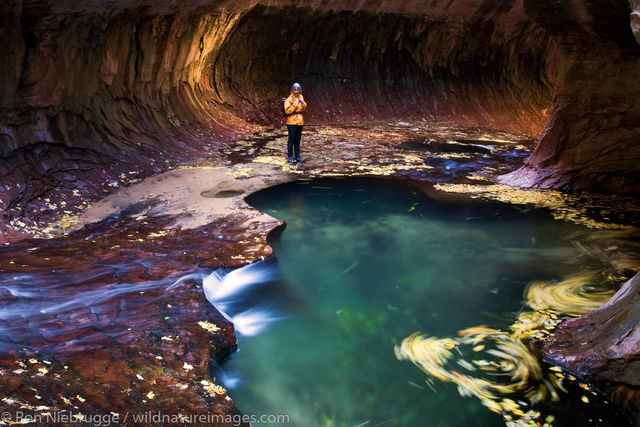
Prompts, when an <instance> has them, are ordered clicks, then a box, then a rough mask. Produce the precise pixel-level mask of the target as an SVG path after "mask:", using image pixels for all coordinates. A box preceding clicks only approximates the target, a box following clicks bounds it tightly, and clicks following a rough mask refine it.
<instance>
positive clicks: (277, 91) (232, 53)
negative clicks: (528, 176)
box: [0, 0, 558, 233]
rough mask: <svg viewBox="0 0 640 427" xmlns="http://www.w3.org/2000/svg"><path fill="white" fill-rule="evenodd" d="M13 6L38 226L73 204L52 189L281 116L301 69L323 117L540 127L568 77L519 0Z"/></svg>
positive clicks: (32, 215)
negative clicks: (58, 203) (62, 205)
mask: <svg viewBox="0 0 640 427" xmlns="http://www.w3.org/2000/svg"><path fill="white" fill-rule="evenodd" d="M1 19H2V26H1V29H0V31H1V35H0V37H1V38H2V40H3V43H2V44H0V49H1V50H2V57H3V58H4V60H3V61H2V63H1V64H0V76H2V85H1V87H0V102H1V104H0V141H1V144H0V183H1V185H2V187H1V188H0V203H1V204H2V209H3V221H4V222H10V221H15V220H17V219H20V220H21V221H24V222H25V223H27V224H34V225H37V224H38V222H43V221H47V220H48V219H50V218H51V217H52V216H54V215H56V214H58V213H57V212H54V211H53V210H52V209H51V204H52V203H51V202H50V200H52V199H51V197H52V194H53V197H54V198H55V197H56V196H57V197H60V195H61V194H63V195H64V196H65V200H67V202H66V203H67V204H68V205H70V206H71V205H73V204H74V203H76V202H77V201H79V200H80V199H81V198H85V199H86V198H94V197H96V196H100V195H102V194H103V193H104V192H108V191H110V190H111V189H112V188H113V187H115V186H116V185H118V183H121V182H122V181H123V178H122V177H123V174H126V173H127V171H131V170H132V169H133V170H135V171H136V172H137V175H136V177H140V176H144V175H146V174H150V173H153V172H158V171H160V170H163V169H165V168H166V167H167V166H168V165H171V164H175V163H176V162H180V161H183V160H186V159H189V158H193V157H196V156H197V155H199V154H202V153H205V152H212V153H215V151H216V149H217V148H219V147H221V146H222V145H224V144H225V143H226V142H228V141H229V140H230V139H232V138H234V137H236V136H239V135H242V134H243V133H246V132H250V131H251V130H253V129H255V127H256V124H262V125H264V124H266V125H276V126H280V125H282V118H281V116H280V114H279V102H278V101H279V99H280V98H281V97H282V96H284V95H286V94H287V92H288V88H289V85H290V83H291V82H292V81H293V80H298V81H300V82H301V83H302V84H303V87H304V88H305V93H306V94H307V98H308V99H309V100H310V101H311V102H312V104H313V106H314V108H313V109H312V111H310V113H309V118H308V120H309V122H315V123H320V122H322V123H340V122H351V121H353V120H357V121H360V120H367V119H379V120H392V119H404V118H406V117H408V116H409V117H414V118H423V117H426V118H434V119H446V120H452V121H454V122H456V121H457V122H462V123H475V124H479V125H483V126H491V127H497V128H502V129H507V130H512V131H516V132H520V133H525V134H528V135H534V136H537V135H539V134H540V132H541V131H542V129H543V128H544V124H545V122H546V119H547V116H548V113H549V111H550V110H549V109H550V107H551V105H552V99H553V94H554V91H555V86H556V83H555V82H556V80H557V78H556V70H555V69H556V67H555V65H554V61H555V60H556V57H555V56H554V55H555V53H554V52H557V51H558V49H557V47H556V46H555V42H554V41H553V40H552V38H551V37H549V36H548V35H547V32H546V31H545V30H544V29H543V28H542V27H541V26H540V25H538V24H536V23H535V22H532V20H530V19H529V17H528V16H527V15H526V13H525V11H524V9H523V8H522V6H521V4H520V2H518V1H512V0H511V1H507V0H501V1H457V2H450V1H435V2H431V3H430V4H429V5H426V4H424V2H400V1H366V2H353V1H352V2H340V1H328V2H314V1H298V2H294V1H262V2H258V1H240V2H231V1H217V2H212V1H204V0H198V1H194V2H189V3H188V5H185V4H182V3H181V2H177V1H157V2H151V1H148V0H147V1H127V0H122V1H115V2H110V3H109V4H108V5H105V4H104V2H98V1H89V2H82V3H76V2H71V1H56V2H53V1H46V0H45V1H17V0H11V1H10V2H9V4H8V5H7V6H6V7H5V9H4V10H3V14H2V17H1ZM127 177H128V178H130V177H129V176H127ZM47 200H49V201H47ZM5 233H8V232H7V231H6V230H5Z"/></svg>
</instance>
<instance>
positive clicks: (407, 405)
mask: <svg viewBox="0 0 640 427" xmlns="http://www.w3.org/2000/svg"><path fill="white" fill-rule="evenodd" d="M248 202H249V203H250V204H252V205H253V206H255V207H257V208H258V209H260V210H262V211H264V212H266V213H268V214H270V215H272V216H274V217H276V218H279V219H282V220H284V221H286V223H287V226H286V229H285V230H284V232H283V233H282V235H281V236H278V237H274V238H273V239H272V240H274V241H272V242H271V244H272V245H273V246H274V249H275V254H276V257H277V265H274V264H275V262H274V261H271V262H270V264H269V263H267V264H266V265H263V266H262V267H260V266H257V268H264V269H269V268H279V274H280V278H279V279H277V280H276V279H273V280H271V281H268V283H266V284H264V283H263V284H262V285H260V286H258V287H257V288H255V289H254V291H253V293H252V292H250V291H247V292H245V295H243V297H242V298H241V300H242V304H243V307H242V310H244V312H245V313H253V314H254V315H256V316H257V317H258V318H262V319H263V320H265V319H270V320H276V321H273V322H272V323H270V324H269V325H268V327H266V328H264V329H262V330H260V329H259V328H258V329H249V330H247V335H240V336H239V338H238V341H239V348H240V350H239V351H238V353H236V354H234V355H233V356H232V357H231V358H230V360H229V361H227V362H226V363H225V365H224V366H223V370H222V372H221V374H220V375H221V379H222V380H223V381H224V383H225V385H226V387H227V388H228V389H229V394H230V395H231V397H232V398H233V399H234V401H235V403H236V404H237V406H238V407H239V408H240V410H241V411H243V413H245V414H287V415H288V416H289V417H290V424H286V425H295V426H368V427H373V426H391V425H399V426H493V425H496V426H499V425H504V421H503V419H502V417H500V416H499V415H497V414H494V413H492V412H490V411H489V410H487V409H486V408H485V407H483V406H482V405H481V404H480V402H479V400H477V399H475V398H470V397H466V398H464V397H461V396H460V395H459V393H458V391H457V389H456V387H455V386H454V385H452V384H446V383H440V382H436V383H435V391H433V390H432V389H431V388H430V387H427V384H426V382H425V380H426V378H427V376H426V374H425V373H424V372H422V371H421V370H420V369H418V368H417V367H416V366H414V365H413V364H412V363H410V362H408V361H399V360H398V359H397V358H396V357H395V355H394V346H396V345H399V344H400V342H401V341H402V340H403V339H404V338H406V337H407V336H409V335H410V334H412V333H414V332H416V331H422V332H424V333H426V334H429V335H432V336H436V337H447V336H452V337H453V336H456V333H457V331H458V330H460V329H464V328H468V327H471V326H476V325H488V326H490V327H492V328H504V329H506V328H507V327H508V326H509V325H510V324H511V323H513V321H514V319H516V317H517V313H518V312H519V311H521V310H522V309H523V303H522V299H523V290H524V288H525V286H526V285H527V283H528V282H529V281H531V280H552V279H561V278H562V276H563V275H565V274H568V273H570V272H573V271H575V270H576V269H577V268H578V266H577V265H576V262H577V261H576V259H577V256H578V254H577V250H576V249H575V248H574V246H573V245H572V243H571V240H570V239H567V238H566V237H567V236H568V235H570V234H572V233H575V232H576V231H581V230H583V228H582V227H580V226H577V225H571V224H568V223H565V222H560V221H556V220H553V219H552V218H551V216H550V215H549V214H547V213H545V212H542V211H538V210H525V209H523V208H520V209H516V208H514V207H511V206H508V205H504V204H498V203H487V202H478V201H471V202H467V203H465V204H460V203H454V202H444V201H438V200H436V199H434V198H431V197H428V196H427V195H425V194H423V193H422V192H419V191H417V190H415V189H413V188H412V187H408V186H405V185H402V184H398V183H392V182H390V181H385V180H373V179H368V180H367V179H344V180H337V179H334V180H328V179H325V180H314V181H299V182H295V183H291V184H285V185H281V186H277V187H274V188H271V189H268V190H264V191H261V192H259V193H257V194H254V195H252V196H251V197H249V199H248ZM264 324H265V323H261V325H262V326H264ZM241 332H242V331H241ZM563 399H564V397H563ZM575 400H576V399H574V401H575ZM577 400H578V403H575V402H574V403H571V404H570V405H569V408H568V409H567V408H563V409H562V411H563V412H564V413H563V414H558V413H556V414H554V415H555V417H556V423H554V425H564V424H565V423H564V422H563V418H564V420H565V422H567V423H566V425H587V424H589V422H588V419H589V418H591V417H592V414H591V415H590V414H588V413H586V412H588V411H591V410H592V409H588V405H584V407H581V406H580V402H579V399H577ZM557 407H558V406H556V409H557ZM566 411H569V412H570V413H567V412H566ZM599 416H600V417H602V418H605V416H604V415H602V414H600V415H599ZM543 419H544V418H543ZM567 420H569V421H567ZM283 425H285V424H283Z"/></svg>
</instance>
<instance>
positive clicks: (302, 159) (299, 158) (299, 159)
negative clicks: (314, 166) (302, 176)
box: [296, 157, 307, 163]
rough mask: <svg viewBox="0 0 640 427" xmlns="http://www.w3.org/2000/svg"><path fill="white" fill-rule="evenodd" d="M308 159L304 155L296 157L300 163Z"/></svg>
mask: <svg viewBox="0 0 640 427" xmlns="http://www.w3.org/2000/svg"><path fill="white" fill-rule="evenodd" d="M306 161H307V160H306V159H305V158H304V157H296V162H298V163H304V162H306Z"/></svg>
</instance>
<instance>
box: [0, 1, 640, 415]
mask: <svg viewBox="0 0 640 427" xmlns="http://www.w3.org/2000/svg"><path fill="white" fill-rule="evenodd" d="M639 17H640V5H639V4H638V2H637V1H636V0H631V1H626V0H603V1H598V2H595V1H589V0H570V1H564V2H557V1H553V0H539V1H538V0H537V1H529V0H523V1H519V0H457V1H451V0H434V1H431V2H423V1H414V0H410V1H402V0H366V1H351V0H348V1H338V0H325V1H317V0H263V1H259V0H239V1H231V0H217V1H216V0H192V1H189V2H181V1H178V0H114V1H110V2H104V1H102V0H87V1H83V2H76V1H71V0H57V1H54V0H8V1H5V2H4V4H3V9H2V12H0V40H1V41H2V42H1V43H0V54H1V57H2V59H3V60H2V62H0V79H1V84H0V208H1V210H2V216H1V217H0V242H6V241H13V240H16V239H18V238H20V237H22V236H23V234H21V232H20V230H19V229H18V227H15V226H16V224H17V225H20V226H24V227H29V226H33V227H38V226H39V225H41V224H43V223H46V222H48V221H50V220H51V219H52V218H54V217H59V216H60V215H61V213H62V212H64V211H65V210H66V209H69V212H72V211H73V207H74V206H76V205H78V204H79V203H80V202H81V201H85V200H87V199H95V198H97V197H98V196H101V195H102V194H103V193H108V192H110V191H112V190H113V189H114V188H116V187H118V186H119V185H122V184H123V183H127V182H129V181H130V180H131V179H132V178H135V179H138V178H141V177H144V176H147V175H150V174H152V173H157V172H160V171H163V170H165V169H167V168H168V167H170V166H173V165H175V164H177V163H180V162H182V161H186V160H188V159H193V158H196V157H199V156H201V155H204V154H207V155H208V156H209V157H213V158H215V157H216V156H218V158H220V159H221V158H223V156H222V154H220V151H221V149H222V148H224V147H226V146H228V144H229V142H230V141H232V140H233V139H237V137H239V136H242V135H245V134H248V133H251V132H254V131H255V130H257V129H262V128H263V127H264V126H265V125H267V126H281V125H282V122H283V120H282V117H281V115H280V112H279V109H280V106H279V99H280V98H281V97H282V96H284V95H286V94H287V92H288V88H289V85H290V84H291V82H292V81H294V80H297V81H299V82H300V83H302V85H303V88H304V92H305V96H306V98H307V100H308V101H309V102H310V106H311V108H310V111H309V113H308V115H307V117H306V119H307V122H308V123H310V124H314V123H315V124H318V123H351V122H353V121H356V122H361V121H364V120H378V121H390V120H404V119H406V118H407V117H410V118H412V119H417V118H424V119H433V120H448V121H451V122H453V123H458V124H477V125H482V126H486V127H494V128H497V129H503V130H506V131H512V132H517V133H521V134H525V135H529V136H534V137H536V138H538V137H539V142H538V145H537V148H536V149H535V151H534V152H533V154H532V155H531V157H530V158H529V159H528V160H527V161H526V163H525V165H524V166H523V167H522V168H520V169H519V170H517V171H514V172H512V173H510V174H508V175H505V176H504V177H502V181H503V182H505V183H510V184H515V185H522V186H537V187H553V188H560V189H566V190H571V189H590V190H596V191H602V192H614V193H623V192H624V193H636V194H637V193H640V179H639V178H640V177H639V176H638V175H639V174H638V167H637V164H638V161H640V145H638V144H637V141H638V139H639V138H640V96H639V95H640V83H639V80H638V78H637V76H638V70H639V69H640V45H639V44H638V39H639V38H640V37H639V36H638V34H639V27H640V18H639ZM362 142H363V144H364V143H366V142H364V141H362ZM132 171H134V172H135V173H133V177H132V176H130V175H131V174H132ZM24 227H23V228H24ZM17 249H19V248H17ZM204 264H206V265H203V267H209V268H216V267H218V266H219V265H218V264H216V263H214V262H205V263H204ZM7 268H8V267H7ZM189 320H191V318H189ZM621 322H622V320H621ZM624 322H627V320H624ZM624 322H622V323H618V324H616V327H619V326H620V325H623V324H624ZM635 324H636V323H633V322H632V323H629V328H632V329H630V330H633V328H634V327H635V326H634V325H635ZM628 336H633V334H631V335H624V334H623V335H621V337H620V339H621V340H622V342H625V340H626V339H627V338H626V337H628ZM143 338H145V337H143ZM603 342H606V340H605V341H603ZM567 348H573V347H571V346H568V347H567ZM625 349H628V348H627V347H625ZM629 349H630V352H629V354H631V355H633V354H635V353H637V352H635V350H634V349H635V347H633V348H631V347H630V348H629ZM634 352H635V353H634ZM594 354H595V353H594ZM594 357H595V356H594ZM103 359H104V360H111V356H110V355H109V357H104V358H103ZM204 359H205V357H204V356H203V357H202V358H201V360H200V359H199V360H200V361H199V363H200V366H199V369H200V370H201V371H204V370H205V362H204ZM114 360H119V359H117V358H116V359H114ZM146 362H147V359H141V362H140V364H141V365H142V364H144V363H146ZM183 363H184V361H183ZM568 364H570V363H569V362H567V363H565V365H568ZM178 365H179V363H178V364H177V365H176V366H178ZM584 366H587V365H584ZM589 366H599V365H597V364H591V365H589ZM100 369H101V368H100ZM176 369H177V368H176ZM581 372H582V371H581ZM584 374H585V375H588V374H589V372H588V370H585V371H584ZM91 375H92V374H91V372H88V373H87V374H86V376H83V378H88V380H87V381H89V379H90V378H91ZM621 381H623V380H622V379H621ZM143 397H144V395H140V396H138V397H136V399H138V400H136V402H138V401H142V400H141V399H143ZM230 411H231V410H230Z"/></svg>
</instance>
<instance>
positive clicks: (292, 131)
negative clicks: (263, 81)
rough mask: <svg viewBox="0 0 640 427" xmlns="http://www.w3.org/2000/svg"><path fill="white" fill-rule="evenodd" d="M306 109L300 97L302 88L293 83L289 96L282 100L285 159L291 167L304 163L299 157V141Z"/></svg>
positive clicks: (305, 104) (302, 98)
mask: <svg viewBox="0 0 640 427" xmlns="http://www.w3.org/2000/svg"><path fill="white" fill-rule="evenodd" d="M306 109H307V103H306V102H305V100H304V97H303V96H302V86H300V84H299V83H294V84H293V85H292V86H291V94H290V95H289V97H288V98H287V99H285V100H284V113H285V114H286V115H287V121H286V124H287V131H288V132H289V139H288V141H287V157H288V158H289V163H291V164H292V165H295V164H296V163H304V162H305V161H306V160H305V159H304V158H302V157H301V156H300V139H301V138H302V126H304V117H303V116H302V112H303V111H305V110H306ZM294 154H295V157H294Z"/></svg>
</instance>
